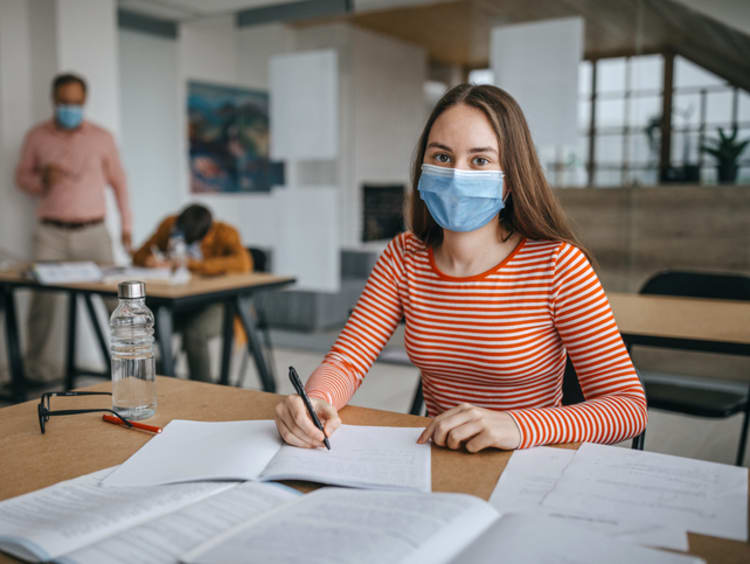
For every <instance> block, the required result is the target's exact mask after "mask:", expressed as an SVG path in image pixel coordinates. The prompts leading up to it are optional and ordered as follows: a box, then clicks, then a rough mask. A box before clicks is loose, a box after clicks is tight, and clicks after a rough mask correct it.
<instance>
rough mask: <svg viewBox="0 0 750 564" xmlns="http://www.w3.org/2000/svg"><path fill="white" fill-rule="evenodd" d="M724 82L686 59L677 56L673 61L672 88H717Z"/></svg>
mask: <svg viewBox="0 0 750 564" xmlns="http://www.w3.org/2000/svg"><path fill="white" fill-rule="evenodd" d="M724 83H725V81H724V80H722V79H721V78H719V77H718V76H716V75H715V74H713V73H712V72H709V71H707V70H706V69H704V68H702V67H699V66H698V65H696V64H693V63H691V62H690V61H688V60H687V59H685V58H683V57H680V56H677V57H675V61H674V87H675V88H684V87H701V86H718V85H720V84H724Z"/></svg>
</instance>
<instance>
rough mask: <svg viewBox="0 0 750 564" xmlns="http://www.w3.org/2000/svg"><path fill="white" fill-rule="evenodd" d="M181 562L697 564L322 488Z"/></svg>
mask: <svg viewBox="0 0 750 564" xmlns="http://www.w3.org/2000/svg"><path fill="white" fill-rule="evenodd" d="M180 561H181V562H183V563H184V564H230V563H241V562H274V563H276V564H286V563H289V564H292V563H297V562H357V563H359V564H376V563H381V562H388V563H397V562H404V563H409V564H416V563H421V562H430V563H431V564H441V563H448V562H450V563H451V564H466V563H470V562H471V563H474V562H476V563H484V562H503V563H505V564H508V563H523V564H526V563H527V562H561V561H564V562H571V563H575V562H581V563H599V562H604V561H606V562H607V563H608V564H618V563H623V564H625V563H627V564H630V563H631V562H639V563H642V564H648V563H654V564H656V563H665V564H672V563H674V564H682V563H685V564H687V563H691V562H701V560H700V559H698V558H694V557H691V556H686V555H680V554H673V553H669V552H662V551H659V550H655V549H651V548H645V547H641V546H636V545H631V544H627V543H624V542H622V541H618V540H613V539H610V538H608V537H605V536H603V535H599V534H598V533H593V532H589V531H587V530H586V528H584V527H580V526H579V527H572V526H571V525H569V524H567V523H561V522H560V521H557V520H551V519H547V520H544V519H541V520H540V519H539V518H537V517H535V516H527V515H506V516H502V517H500V515H499V514H498V513H497V511H495V509H494V508H492V506H491V505H489V504H488V503H486V502H484V501H482V500H481V499H479V498H477V497H473V496H470V495H465V494H452V493H433V494H423V493H417V492H399V491H389V492H374V491H367V490H345V489H336V488H324V489H321V490H317V491H315V492H313V493H311V494H308V495H305V496H303V497H301V498H298V499H297V500H293V501H291V502H290V503H287V504H285V505H283V506H281V507H279V508H277V509H276V510H274V511H272V512H270V513H266V514H264V515H261V516H259V517H258V518H257V519H254V520H252V521H249V522H247V523H244V524H242V525H238V526H236V527H234V528H233V529H230V530H228V531H227V532H225V533H224V534H222V535H218V536H216V537H214V538H212V539H211V540H209V541H207V542H206V543H204V544H203V545H201V546H198V547H197V548H195V549H193V550H191V551H189V552H187V553H186V554H184V555H183V556H182V557H181V558H180Z"/></svg>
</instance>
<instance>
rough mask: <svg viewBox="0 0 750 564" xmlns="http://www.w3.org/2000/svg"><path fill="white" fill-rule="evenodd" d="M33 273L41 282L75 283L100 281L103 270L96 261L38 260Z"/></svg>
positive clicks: (33, 267)
mask: <svg viewBox="0 0 750 564" xmlns="http://www.w3.org/2000/svg"><path fill="white" fill-rule="evenodd" d="M31 273H32V274H33V275H34V278H35V279H36V281H37V282H39V283H41V284H74V283H77V282H99V281H100V280H101V279H102V271H101V269H100V268H99V267H98V266H97V265H96V263H94V262H90V261H81V262H37V263H34V265H33V266H32V267H31Z"/></svg>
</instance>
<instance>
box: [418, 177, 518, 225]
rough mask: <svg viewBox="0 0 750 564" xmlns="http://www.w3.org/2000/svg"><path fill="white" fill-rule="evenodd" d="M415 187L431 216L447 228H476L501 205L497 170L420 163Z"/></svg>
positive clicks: (501, 198) (499, 181)
mask: <svg viewBox="0 0 750 564" xmlns="http://www.w3.org/2000/svg"><path fill="white" fill-rule="evenodd" d="M417 189H418V190H419V195H420V197H421V198H422V200H424V203H425V204H426V205H427V209H428V210H429V211H430V215H431V216H432V219H434V220H435V222H436V223H437V224H438V225H439V226H440V227H442V228H443V229H448V230H449V231H474V230H475V229H479V228H480V227H482V226H484V225H486V224H487V223H488V222H490V221H491V220H492V219H493V218H494V217H495V216H497V214H498V213H499V212H500V210H501V209H503V207H504V205H505V202H504V200H503V172H502V171H501V170H459V169H456V168H446V167H442V166H435V165H429V164H423V165H422V175H421V176H420V177H419V184H418V186H417Z"/></svg>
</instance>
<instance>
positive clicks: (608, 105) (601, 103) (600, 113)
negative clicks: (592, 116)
mask: <svg viewBox="0 0 750 564" xmlns="http://www.w3.org/2000/svg"><path fill="white" fill-rule="evenodd" d="M624 121H625V100H624V99H623V98H615V99H610V100H603V99H599V100H597V101H596V129H597V130H600V129H603V128H607V127H622V126H623V125H625V123H624Z"/></svg>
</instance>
